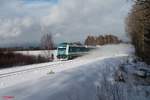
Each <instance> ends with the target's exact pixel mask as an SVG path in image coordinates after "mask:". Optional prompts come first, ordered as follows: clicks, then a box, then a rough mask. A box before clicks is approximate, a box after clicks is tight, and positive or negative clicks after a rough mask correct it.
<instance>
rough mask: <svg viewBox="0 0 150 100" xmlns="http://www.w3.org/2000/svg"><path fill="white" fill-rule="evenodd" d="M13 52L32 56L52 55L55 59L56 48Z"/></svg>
mask: <svg viewBox="0 0 150 100" xmlns="http://www.w3.org/2000/svg"><path fill="white" fill-rule="evenodd" d="M15 53H21V54H24V55H33V56H42V57H45V56H47V55H51V54H53V55H54V58H55V59H57V57H56V56H57V50H49V51H48V50H34V51H16V52H15Z"/></svg>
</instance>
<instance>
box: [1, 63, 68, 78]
mask: <svg viewBox="0 0 150 100" xmlns="http://www.w3.org/2000/svg"><path fill="white" fill-rule="evenodd" d="M67 62H68V61H65V62H59V63H55V64H50V65H45V66H39V67H35V68H28V69H22V70H17V71H12V72H8V73H3V74H0V78H4V77H8V76H13V75H17V74H19V73H22V72H28V71H34V70H39V69H43V68H44V69H46V68H49V67H52V66H55V65H59V64H62V63H67Z"/></svg>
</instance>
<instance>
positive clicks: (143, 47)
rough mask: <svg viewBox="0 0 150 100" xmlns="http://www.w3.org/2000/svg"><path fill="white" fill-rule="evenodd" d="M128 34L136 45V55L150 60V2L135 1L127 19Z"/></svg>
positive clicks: (149, 0) (144, 0)
mask: <svg viewBox="0 0 150 100" xmlns="http://www.w3.org/2000/svg"><path fill="white" fill-rule="evenodd" d="M126 21H127V28H126V29H127V32H128V33H129V36H130V37H131V40H132V43H133V44H134V45H135V49H136V54H137V55H138V56H139V57H142V58H143V60H145V61H147V62H149V60H150V0H135V4H134V5H133V7H132V10H131V12H130V13H129V15H128V17H127V20H126Z"/></svg>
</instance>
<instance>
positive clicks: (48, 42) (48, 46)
mask: <svg viewBox="0 0 150 100" xmlns="http://www.w3.org/2000/svg"><path fill="white" fill-rule="evenodd" d="M41 47H42V48H43V49H44V54H45V56H46V57H47V58H50V57H51V53H50V51H51V50H53V48H54V42H53V38H52V35H51V34H44V35H43V36H42V38H41Z"/></svg>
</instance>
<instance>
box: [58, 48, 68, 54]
mask: <svg viewBox="0 0 150 100" xmlns="http://www.w3.org/2000/svg"><path fill="white" fill-rule="evenodd" d="M65 52H66V48H58V54H59V55H62V54H65Z"/></svg>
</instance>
